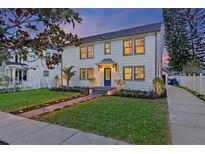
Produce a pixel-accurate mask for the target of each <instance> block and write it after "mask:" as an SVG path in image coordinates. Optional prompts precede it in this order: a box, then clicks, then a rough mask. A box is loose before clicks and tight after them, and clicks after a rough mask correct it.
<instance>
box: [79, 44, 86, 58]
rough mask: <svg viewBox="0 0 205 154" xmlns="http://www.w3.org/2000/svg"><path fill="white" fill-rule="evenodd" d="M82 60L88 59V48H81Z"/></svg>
mask: <svg viewBox="0 0 205 154" xmlns="http://www.w3.org/2000/svg"><path fill="white" fill-rule="evenodd" d="M80 59H86V47H80Z"/></svg>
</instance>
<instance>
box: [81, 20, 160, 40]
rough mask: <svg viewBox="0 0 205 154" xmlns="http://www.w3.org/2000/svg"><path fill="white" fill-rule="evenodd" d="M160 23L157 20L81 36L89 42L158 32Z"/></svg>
mask: <svg viewBox="0 0 205 154" xmlns="http://www.w3.org/2000/svg"><path fill="white" fill-rule="evenodd" d="M161 26H162V23H161V22H157V23H153V24H149V25H144V26H139V27H134V28H129V29H124V30H119V31H115V32H110V33H104V34H99V35H94V36H88V37H84V38H83V43H90V42H97V41H104V40H109V39H114V38H120V37H126V36H132V35H139V34H146V33H151V32H159V31H160V30H161Z"/></svg>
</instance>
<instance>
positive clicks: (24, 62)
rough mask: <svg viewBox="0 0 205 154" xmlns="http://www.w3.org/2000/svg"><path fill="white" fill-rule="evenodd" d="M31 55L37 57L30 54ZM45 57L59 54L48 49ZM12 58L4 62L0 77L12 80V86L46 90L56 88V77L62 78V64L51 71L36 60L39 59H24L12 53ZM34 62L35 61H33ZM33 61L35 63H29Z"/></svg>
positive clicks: (39, 60)
mask: <svg viewBox="0 0 205 154" xmlns="http://www.w3.org/2000/svg"><path fill="white" fill-rule="evenodd" d="M29 54H30V55H35V54H34V53H32V52H29ZM43 54H44V55H45V56H47V57H50V56H52V54H59V53H58V52H57V51H56V50H54V49H47V50H46V51H45V52H44V53H43ZM11 56H12V58H11V59H9V60H7V61H5V62H3V63H2V65H1V66H0V77H2V76H4V75H6V76H9V77H10V78H11V79H12V86H14V85H16V86H17V87H21V88H23V89H27V88H31V89H37V88H44V87H53V86H56V85H55V84H56V82H55V80H54V77H55V76H56V75H58V76H59V77H60V72H61V71H60V70H61V69H60V64H59V65H57V66H56V67H55V68H54V69H52V70H49V69H47V68H46V65H45V62H44V61H42V60H41V59H38V60H34V59H35V58H37V57H35V56H34V57H35V58H34V57H31V56H28V58H26V59H22V58H20V57H18V56H17V55H15V53H12V55H11ZM33 60H34V61H33ZM29 61H33V62H29Z"/></svg>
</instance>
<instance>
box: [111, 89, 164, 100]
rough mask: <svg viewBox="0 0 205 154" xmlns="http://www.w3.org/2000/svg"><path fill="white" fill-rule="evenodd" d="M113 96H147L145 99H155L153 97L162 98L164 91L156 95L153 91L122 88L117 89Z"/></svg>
mask: <svg viewBox="0 0 205 154" xmlns="http://www.w3.org/2000/svg"><path fill="white" fill-rule="evenodd" d="M115 96H121V97H131V98H147V99H155V98H164V97H166V91H165V90H164V92H163V93H162V94H161V95H160V96H158V95H156V94H155V92H154V91H142V90H125V89H122V90H120V91H118V92H117V93H116V94H115Z"/></svg>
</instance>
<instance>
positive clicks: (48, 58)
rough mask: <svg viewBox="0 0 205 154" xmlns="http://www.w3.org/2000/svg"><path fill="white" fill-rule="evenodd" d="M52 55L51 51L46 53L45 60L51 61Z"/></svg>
mask: <svg viewBox="0 0 205 154" xmlns="http://www.w3.org/2000/svg"><path fill="white" fill-rule="evenodd" d="M50 56H51V53H50V52H46V53H45V60H46V61H49V60H50Z"/></svg>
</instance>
